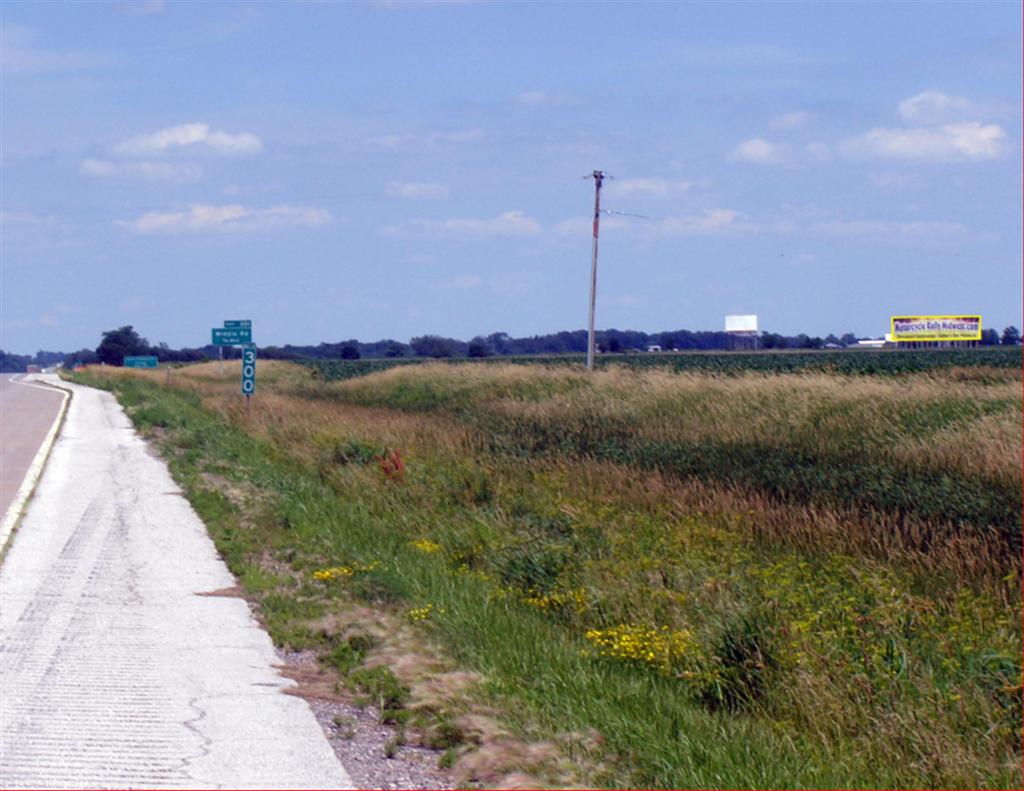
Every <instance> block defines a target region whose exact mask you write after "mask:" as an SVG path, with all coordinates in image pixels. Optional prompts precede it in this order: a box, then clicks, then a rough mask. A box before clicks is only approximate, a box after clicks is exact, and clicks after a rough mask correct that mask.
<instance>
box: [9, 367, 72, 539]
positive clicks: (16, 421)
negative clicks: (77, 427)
mask: <svg viewBox="0 0 1024 791" xmlns="http://www.w3.org/2000/svg"><path fill="white" fill-rule="evenodd" d="M21 378H22V376H21V374H3V375H2V376H0V521H2V520H3V518H4V515H5V514H6V513H7V509H9V508H10V507H11V504H12V503H13V502H14V497H15V495H16V494H17V493H18V489H19V487H20V486H21V483H22V481H23V480H24V479H25V474H26V473H27V472H28V469H29V467H30V466H31V465H32V462H33V460H34V459H35V457H36V451H38V450H39V446H40V445H41V444H42V442H43V439H44V438H45V437H46V434H47V432H49V430H50V426H52V425H53V421H54V419H55V418H56V417H57V413H58V412H59V410H60V405H61V403H62V402H63V400H64V395H63V393H61V392H59V391H57V390H53V389H51V388H46V387H40V386H38V385H37V386H31V385H28V384H18V382H17V380H18V379H21Z"/></svg>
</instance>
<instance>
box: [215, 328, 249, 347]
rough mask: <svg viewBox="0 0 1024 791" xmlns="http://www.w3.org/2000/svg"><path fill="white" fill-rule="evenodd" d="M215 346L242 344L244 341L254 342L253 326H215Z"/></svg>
mask: <svg viewBox="0 0 1024 791" xmlns="http://www.w3.org/2000/svg"><path fill="white" fill-rule="evenodd" d="M211 332H212V333H213V345H214V346H241V345H242V344H243V343H252V327H225V328H221V327H214V328H213V330H211Z"/></svg>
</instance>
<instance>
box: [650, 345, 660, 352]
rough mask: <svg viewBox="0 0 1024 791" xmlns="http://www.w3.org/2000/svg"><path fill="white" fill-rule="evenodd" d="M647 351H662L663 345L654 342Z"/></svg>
mask: <svg viewBox="0 0 1024 791" xmlns="http://www.w3.org/2000/svg"><path fill="white" fill-rule="evenodd" d="M647 351H649V352H660V351H661V347H660V346H659V345H658V344H656V343H652V344H651V345H650V346H648V347H647Z"/></svg>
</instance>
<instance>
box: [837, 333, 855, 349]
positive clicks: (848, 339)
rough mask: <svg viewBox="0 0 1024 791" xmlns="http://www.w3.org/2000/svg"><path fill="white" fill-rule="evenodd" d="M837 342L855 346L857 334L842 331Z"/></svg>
mask: <svg viewBox="0 0 1024 791" xmlns="http://www.w3.org/2000/svg"><path fill="white" fill-rule="evenodd" d="M839 343H840V344H841V345H842V346H856V345H857V336H856V335H854V334H853V333H852V332H846V333H843V336H842V337H841V338H840V339H839Z"/></svg>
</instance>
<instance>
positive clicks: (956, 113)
mask: <svg viewBox="0 0 1024 791" xmlns="http://www.w3.org/2000/svg"><path fill="white" fill-rule="evenodd" d="M899 113H900V118H902V119H903V120H904V121H906V122H908V123H911V124H925V125H933V124H944V123H950V122H953V121H966V120H968V119H970V118H972V117H974V118H977V117H978V110H977V108H976V107H975V105H974V103H973V102H971V101H970V100H969V99H965V98H964V97H963V96H949V95H948V94H945V93H942V92H941V91H924V92H923V93H919V94H917V96H911V97H910V98H909V99H904V100H903V101H902V102H900V105H899Z"/></svg>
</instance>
